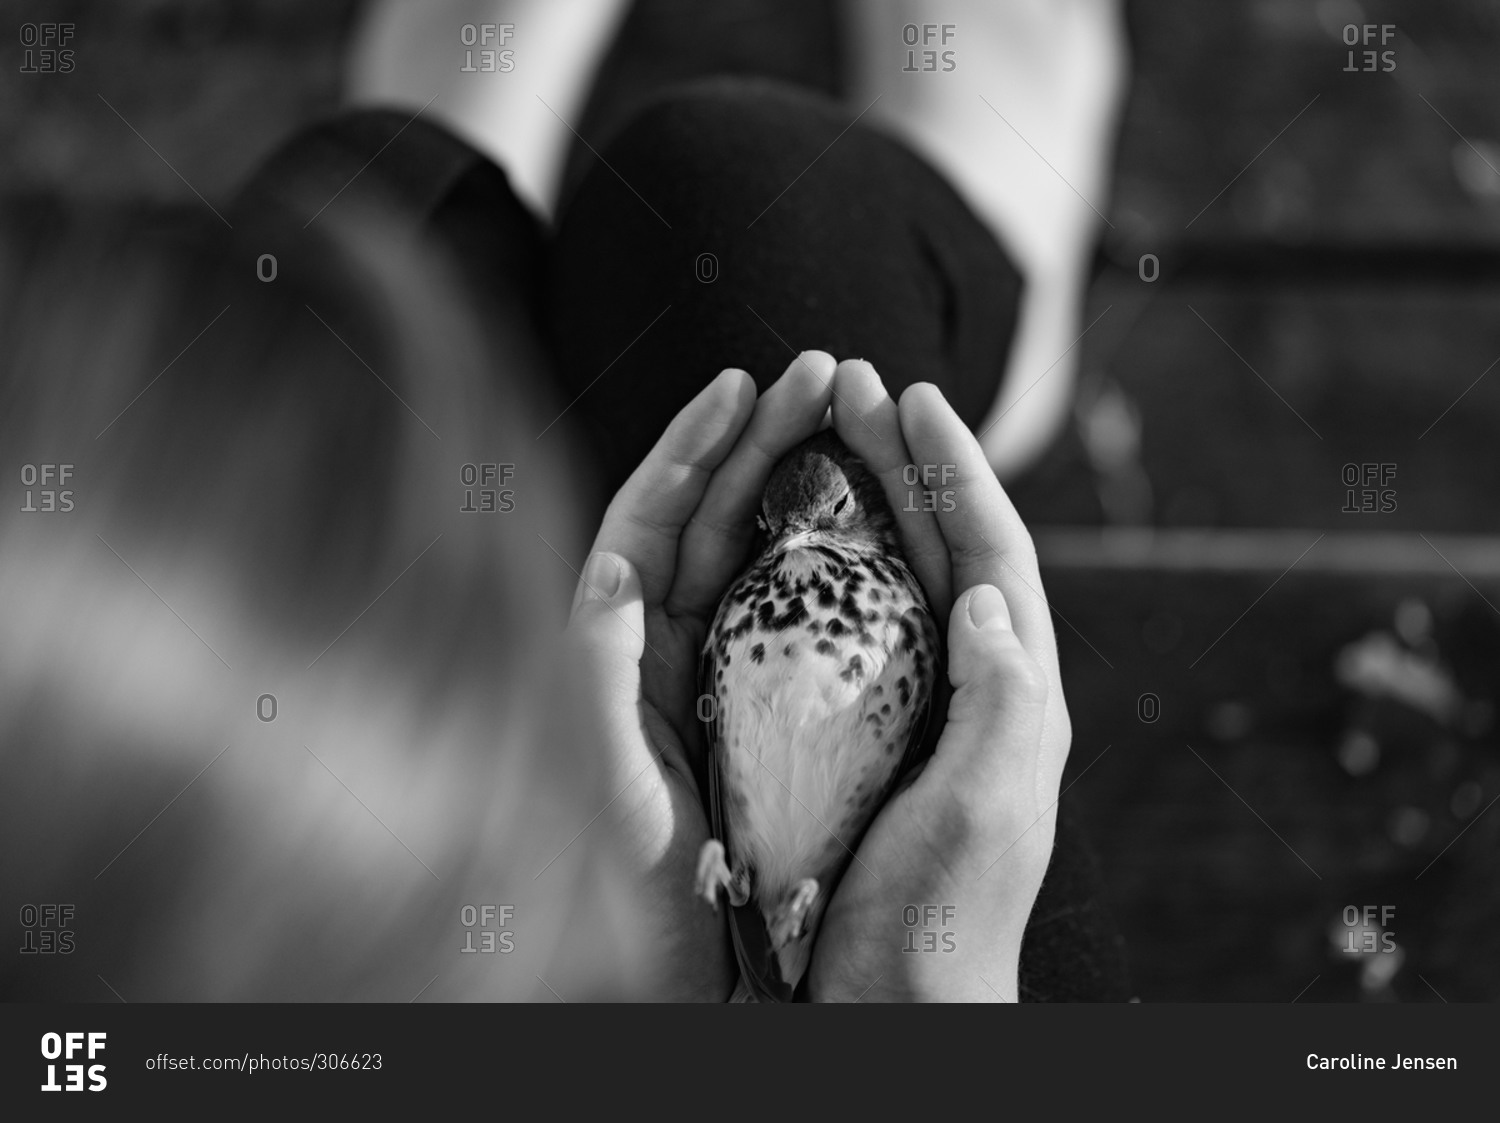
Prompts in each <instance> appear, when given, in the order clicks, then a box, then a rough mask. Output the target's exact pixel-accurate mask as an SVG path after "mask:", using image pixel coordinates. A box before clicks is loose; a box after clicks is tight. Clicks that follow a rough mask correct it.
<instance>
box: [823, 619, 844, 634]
mask: <svg viewBox="0 0 1500 1123" xmlns="http://www.w3.org/2000/svg"><path fill="white" fill-rule="evenodd" d="M848 630H849V629H847V628H845V627H844V622H843V621H842V620H830V621H828V634H829V635H831V636H841V635H843V634H844V633H845V632H846V631H848Z"/></svg>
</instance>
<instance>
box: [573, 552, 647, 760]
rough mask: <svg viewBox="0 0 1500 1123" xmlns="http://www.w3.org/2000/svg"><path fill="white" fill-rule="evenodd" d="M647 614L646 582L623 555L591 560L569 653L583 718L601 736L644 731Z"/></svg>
mask: <svg viewBox="0 0 1500 1123" xmlns="http://www.w3.org/2000/svg"><path fill="white" fill-rule="evenodd" d="M645 635H646V613H645V607H644V605H643V603H642V600H641V580H640V575H639V574H638V573H636V570H635V567H634V566H633V565H631V564H630V562H628V561H627V560H626V559H625V558H623V557H621V556H620V555H619V554H611V553H605V552H599V553H595V554H592V555H590V556H589V560H588V563H587V564H586V565H585V566H584V567H583V579H582V580H581V581H580V582H579V583H578V591H577V593H576V594H575V596H574V598H573V615H572V619H571V620H570V621H569V623H568V630H567V635H566V640H565V643H564V651H565V654H566V658H567V660H568V664H569V674H570V676H572V677H573V678H574V681H575V682H576V683H578V684H579V687H580V689H579V701H580V705H581V708H582V709H583V711H584V712H583V713H580V715H579V716H580V717H586V718H588V719H590V722H591V724H595V725H596V726H597V727H598V728H596V729H595V732H597V733H606V732H611V731H614V732H624V731H626V730H628V729H629V728H630V727H631V725H632V724H633V725H634V727H635V729H636V730H637V731H638V730H639V727H640V722H639V714H638V712H637V706H638V703H639V701H640V694H641V652H642V651H643V650H644V648H645V642H646V640H645Z"/></svg>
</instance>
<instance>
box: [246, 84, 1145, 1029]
mask: <svg viewBox="0 0 1500 1123" xmlns="http://www.w3.org/2000/svg"><path fill="white" fill-rule="evenodd" d="M602 155H603V157H604V159H603V160H602V161H598V162H596V163H595V164H594V165H593V166H592V167H591V168H590V169H588V171H587V172H586V174H584V175H583V177H582V181H581V183H580V184H579V187H578V191H577V194H576V196H575V197H574V199H573V202H572V204H571V205H570V206H569V207H568V209H567V210H566V212H565V213H564V214H563V215H562V216H561V221H560V225H559V229H558V231H557V233H556V235H555V237H554V238H553V239H552V240H551V242H550V243H548V242H546V241H545V240H544V237H543V233H542V231H541V229H540V227H539V225H538V224H537V222H536V221H535V220H534V218H533V217H532V216H531V215H530V213H529V212H528V211H527V210H526V208H525V207H524V205H522V204H521V203H520V201H519V200H518V199H516V198H515V196H514V194H513V193H512V192H511V191H510V190H509V186H508V183H507V182H506V180H505V177H504V175H503V173H501V172H500V171H499V169H497V168H495V167H494V165H493V164H491V163H490V162H489V161H488V160H486V159H485V158H484V157H483V156H481V155H480V154H478V153H477V152H474V151H473V150H472V149H470V148H468V147H467V146H466V145H464V144H463V143H462V142H461V141H459V140H457V139H456V138H454V137H452V136H451V135H450V134H448V133H446V132H445V131H444V130H442V129H441V128H439V127H438V126H436V125H432V124H429V123H427V122H426V121H424V120H421V119H418V120H416V121H409V120H408V119H407V118H406V117H405V116H403V115H401V114H392V113H388V112H385V111H360V112H354V113H350V114H347V115H345V116H343V117H341V118H339V119H337V120H335V121H332V122H328V123H325V124H323V125H320V126H317V127H315V128H313V129H311V130H308V131H307V132H305V133H303V134H301V135H299V136H298V137H295V138H293V139H292V140H291V141H289V142H288V143H287V144H286V145H285V146H283V147H282V148H281V149H280V150H279V151H278V152H277V153H276V154H275V155H273V156H272V157H271V158H270V160H268V161H267V162H266V164H265V165H264V166H263V167H262V168H261V170H260V171H259V172H258V173H257V174H256V176H255V177H254V179H253V180H252V181H251V184H250V186H249V187H248V188H247V189H246V190H245V192H243V193H242V195H241V197H240V199H239V201H238V203H237V204H236V208H235V210H234V212H233V213H234V216H235V223H236V228H237V229H239V227H240V225H241V223H244V224H246V225H247V226H249V227H251V228H258V229H270V228H275V229H278V230H281V231H283V232H288V231H300V228H301V227H302V225H303V224H304V223H306V222H307V221H308V219H309V218H310V217H311V216H312V215H314V214H315V213H316V212H317V211H318V210H319V208H321V207H323V206H324V205H325V204H327V202H328V199H329V198H330V197H331V196H334V195H335V194H336V193H337V196H338V197H337V198H336V199H335V200H334V201H333V202H332V203H331V204H328V205H329V206H333V207H337V206H339V205H341V203H343V204H345V205H367V204H378V205H379V206H381V207H382V208H383V210H384V211H387V212H389V213H390V214H391V215H392V221H394V222H396V223H398V224H400V225H402V226H405V227H408V228H410V229H411V230H412V231H413V232H414V233H419V234H425V235H426V236H428V237H430V238H431V239H433V240H434V241H436V242H438V243H441V245H442V246H443V247H444V248H445V249H446V251H447V252H448V253H450V254H451V255H452V256H453V257H454V258H455V260H456V261H457V262H459V264H460V268H461V269H462V271H463V275H464V276H465V278H466V279H467V281H468V283H469V284H470V285H471V286H473V287H474V289H475V292H474V293H473V294H472V295H473V298H474V300H475V303H476V307H478V308H479V309H480V314H481V315H483V316H485V317H486V318H487V319H488V320H490V321H492V322H495V323H504V324H506V325H508V330H510V331H512V332H521V331H530V332H531V333H532V334H533V338H532V339H531V345H530V346H529V347H527V348H526V351H527V352H528V353H530V354H532V355H534V356H535V361H534V362H532V363H531V364H530V365H527V364H526V363H518V364H516V365H515V369H511V370H507V371H505V372H499V373H498V374H497V377H505V378H507V379H510V380H514V381H517V382H525V381H527V380H529V381H530V382H532V383H540V384H542V385H540V386H537V385H532V386H518V389H519V390H520V391H521V392H522V393H523V394H525V395H526V396H530V395H531V394H532V393H534V392H537V391H540V392H541V393H542V394H543V395H545V396H549V397H551V398H553V399H554V400H558V401H561V402H563V403H572V404H571V405H570V406H569V408H568V409H567V411H566V415H565V416H566V421H567V423H568V424H579V425H583V426H585V427H586V428H588V429H589V430H591V431H592V434H593V435H594V436H595V438H596V440H595V442H594V443H592V444H584V445H582V446H581V447H585V448H591V449H592V450H594V451H595V452H596V453H597V463H596V465H595V467H596V468H597V469H598V473H599V479H600V480H601V482H602V483H603V484H604V485H605V486H606V487H607V488H608V489H609V490H612V489H613V488H614V487H617V486H618V485H619V483H620V482H622V481H623V479H624V476H625V475H626V474H627V473H628V472H629V471H630V470H631V469H632V468H633V467H634V466H635V464H636V463H638V462H639V460H640V459H641V458H642V457H643V456H644V455H645V453H646V452H647V450H649V448H650V447H651V445H652V444H653V443H654V442H655V440H656V439H657V437H659V436H660V434H661V432H662V430H663V429H664V428H665V426H666V424H667V423H668V421H669V420H670V419H671V418H672V416H673V415H674V414H675V413H676V411H677V410H678V409H679V408H680V407H681V406H682V405H683V404H684V403H685V402H686V401H687V400H688V399H689V398H690V397H691V396H692V395H693V394H695V393H696V392H697V391H698V390H699V389H700V388H701V387H702V386H703V385H704V384H705V383H706V382H707V381H709V380H710V379H712V378H713V377H714V376H715V375H716V374H717V373H718V372H719V371H720V370H721V369H723V368H724V367H725V366H730V365H735V366H740V367H743V368H744V369H746V370H748V371H749V372H750V373H751V374H752V375H754V377H755V379H756V382H757V384H758V385H759V386H760V387H761V388H762V389H764V388H765V387H766V386H768V385H769V384H770V383H771V382H772V381H774V380H775V379H776V378H777V377H778V376H779V375H780V373H781V372H782V371H783V370H784V369H785V368H786V366H787V365H788V363H789V362H790V361H791V360H792V358H793V356H794V354H795V352H796V351H798V350H801V349H805V348H814V347H815V348H820V349H823V350H827V351H830V352H832V353H833V354H834V355H836V356H838V357H849V356H858V357H863V358H866V359H869V360H870V361H871V362H873V363H874V364H875V365H876V367H877V369H879V370H880V372H881V374H882V376H883V378H884V379H885V381H886V383H887V385H888V386H889V387H890V389H891V390H892V392H893V393H895V394H899V392H900V391H901V389H903V388H904V387H905V386H907V385H909V384H910V383H912V382H915V381H931V382H935V383H937V384H938V385H939V386H940V387H941V388H942V390H943V392H944V393H945V394H946V395H947V396H948V398H949V400H950V401H951V402H953V403H954V405H955V408H957V410H958V411H959V413H960V415H961V416H962V417H963V418H964V420H965V421H967V422H968V423H969V424H971V425H974V424H976V423H978V422H979V421H980V420H981V419H982V417H983V415H984V412H985V411H986V409H987V408H988V407H989V405H990V403H991V402H992V401H993V400H994V398H995V396H996V394H997V392H998V388H999V382H1000V378H1001V374H1002V371H1003V365H1004V361H1005V357H1006V353H1007V348H1008V347H1009V341H1010V336H1011V333H1012V330H1013V326H1014V322H1015V316H1016V304H1017V299H1018V296H1019V292H1020V283H1021V282H1020V277H1019V275H1018V274H1017V272H1016V270H1015V268H1014V267H1013V266H1012V265H1011V263H1010V262H1009V261H1008V260H1007V258H1006V257H1005V255H1004V254H1003V252H1002V251H1001V250H1000V248H999V246H998V244H997V243H996V242H995V240H994V238H993V237H992V236H991V235H990V234H989V232H988V231H987V230H985V229H984V228H983V227H982V226H981V225H980V224H979V222H978V220H977V219H976V218H975V217H974V215H973V214H972V213H971V212H970V211H969V210H968V208H967V207H966V206H965V205H964V204H963V203H962V202H961V201H960V200H959V198H958V197H957V195H956V194H955V193H954V192H953V191H952V189H951V188H950V187H949V186H948V185H947V183H946V182H944V181H943V180H942V179H941V178H940V177H939V176H938V175H937V174H936V173H935V172H934V171H933V170H932V169H931V168H929V167H928V166H927V165H926V164H924V163H923V162H922V161H921V160H919V159H918V158H917V157H916V156H914V155H913V154H911V153H910V152H909V151H907V150H906V149H904V148H902V147H901V146H900V145H898V144H896V143H895V142H893V141H891V140H889V139H887V138H884V137H882V136H880V135H879V134H877V133H875V132H873V131H871V130H869V129H868V128H866V127H865V126H863V125H861V124H859V123H856V122H854V121H853V120H852V119H851V116H850V114H849V113H848V112H847V111H846V110H843V109H841V108H839V107H838V106H836V105H835V104H833V103H831V102H828V101H826V100H823V99H821V98H820V97H818V96H817V95H814V94H810V93H808V92H806V91H798V90H793V89H790V88H787V87H782V86H777V85H773V84H767V83H763V82H756V81H748V82H747V81H741V80H733V81H713V82H709V83H706V84H699V85H694V86H691V87H684V88H681V89H677V90H674V91H672V92H670V93H669V94H667V95H666V96H664V97H662V98H659V99H658V100H657V101H655V102H653V103H652V104H651V105H649V106H648V107H646V108H645V109H644V110H643V111H642V112H641V113H640V114H639V115H638V116H637V117H636V118H635V119H634V120H633V121H632V122H631V123H630V124H629V125H627V126H626V127H624V128H623V129H622V130H621V131H620V132H619V134H618V135H617V137H616V139H615V140H614V141H613V142H612V143H611V144H610V145H608V147H607V149H606V150H605V151H604V152H603V153H602ZM314 221H316V220H314ZM702 254H713V255H714V263H715V266H716V269H717V274H716V276H714V278H713V280H711V281H709V280H707V274H706V272H705V273H703V274H700V273H699V272H698V270H699V269H700V268H706V267H705V266H704V265H703V264H702V263H700V262H699V255H702ZM664 309H665V314H661V313H662V312H663V310H664ZM659 314H660V315H659ZM658 316H659V318H658ZM542 324H545V325H546V326H545V329H543V328H540V327H538V325H542ZM554 371H560V372H561V373H560V375H559V374H555V373H553V372H554ZM554 383H558V384H557V385H554ZM542 439H547V438H546V437H543V438H542ZM1069 808H1070V804H1069V802H1068V801H1066V800H1064V801H1063V803H1062V805H1061V811H1060V817H1059V823H1058V832H1057V844H1056V848H1055V850H1054V853H1053V857H1052V863H1051V866H1050V868H1049V870H1048V873H1047V877H1046V880H1045V882H1044V883H1043V886H1042V891H1041V895H1040V896H1039V898H1038V901H1037V905H1036V908H1035V910H1034V912H1033V914H1032V917H1031V920H1030V923H1029V925H1028V928H1027V933H1026V938H1025V942H1024V944H1023V948H1022V957H1021V977H1020V993H1021V997H1022V999H1023V1000H1025V1001H1090V1000H1092V1001H1118V1000H1121V999H1123V998H1125V997H1126V996H1127V994H1128V991H1127V982H1126V974H1125V966H1124V956H1123V951H1122V947H1121V943H1120V939H1119V936H1118V934H1117V932H1116V929H1115V927H1114V925H1113V922H1112V921H1111V919H1110V917H1109V915H1108V913H1107V911H1106V910H1105V908H1104V907H1103V904H1102V900H1101V894H1100V887H1099V874H1098V870H1097V868H1096V865H1095V862H1094V859H1093V856H1092V854H1091V852H1090V851H1089V849H1088V846H1087V843H1086V842H1085V840H1084V837H1083V833H1082V832H1081V831H1080V830H1079V828H1078V826H1077V824H1076V823H1075V822H1074V821H1073V819H1072V817H1071V815H1070V813H1069Z"/></svg>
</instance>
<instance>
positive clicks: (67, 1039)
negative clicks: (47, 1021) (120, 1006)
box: [42, 1033, 109, 1092]
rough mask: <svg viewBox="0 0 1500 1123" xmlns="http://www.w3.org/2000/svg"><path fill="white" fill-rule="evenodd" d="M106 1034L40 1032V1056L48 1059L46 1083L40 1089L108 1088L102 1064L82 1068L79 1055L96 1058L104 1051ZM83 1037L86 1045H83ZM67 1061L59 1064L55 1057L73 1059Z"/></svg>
mask: <svg viewBox="0 0 1500 1123" xmlns="http://www.w3.org/2000/svg"><path fill="white" fill-rule="evenodd" d="M107 1036H108V1035H107V1034H104V1033H44V1034H42V1059H43V1060H45V1061H48V1062H51V1063H49V1064H48V1065H47V1082H46V1083H45V1084H43V1085H42V1091H44V1092H102V1091H104V1089H105V1088H107V1087H109V1081H108V1080H106V1079H105V1076H104V1066H103V1065H102V1064H95V1065H88V1066H86V1068H87V1070H86V1071H85V1065H84V1063H83V1058H84V1056H85V1053H87V1059H88V1060H91V1061H92V1060H96V1059H97V1058H98V1056H99V1054H100V1053H102V1052H104V1043H105V1038H106V1037H107ZM85 1039H87V1044H86V1045H85ZM75 1057H76V1058H78V1060H77V1061H76V1062H74V1063H71V1064H62V1065H59V1064H57V1063H55V1062H57V1061H59V1060H63V1061H74V1058H75ZM59 1068H61V1069H62V1075H63V1080H64V1083H62V1084H59V1083H58V1082H57V1070H58V1069H59ZM85 1076H87V1078H88V1085H87V1086H86V1087H85V1085H84V1078H85Z"/></svg>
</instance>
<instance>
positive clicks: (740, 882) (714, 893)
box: [694, 838, 750, 910]
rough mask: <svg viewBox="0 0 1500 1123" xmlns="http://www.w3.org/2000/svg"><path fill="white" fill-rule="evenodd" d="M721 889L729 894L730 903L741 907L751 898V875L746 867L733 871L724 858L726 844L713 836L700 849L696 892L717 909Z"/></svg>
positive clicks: (695, 885) (695, 883)
mask: <svg viewBox="0 0 1500 1123" xmlns="http://www.w3.org/2000/svg"><path fill="white" fill-rule="evenodd" d="M720 889H723V890H724V891H725V892H726V893H727V894H728V896H729V903H730V904H731V905H733V906H734V907H735V908H739V906H741V905H743V904H744V903H745V902H746V901H748V900H749V899H750V875H749V873H748V872H747V871H746V870H744V869H740V870H738V871H736V872H734V873H731V872H730V870H729V863H727V862H726V861H725V860H724V844H723V843H722V842H720V841H719V840H718V839H716V838H711V839H709V840H708V841H707V842H705V843H704V844H703V849H702V850H699V851H698V874H697V878H696V880H695V882H694V892H696V893H697V895H698V896H700V897H702V898H703V899H704V900H705V901H707V902H708V903H709V904H711V905H712V906H713V907H714V909H715V910H717V909H718V907H719V890H720Z"/></svg>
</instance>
